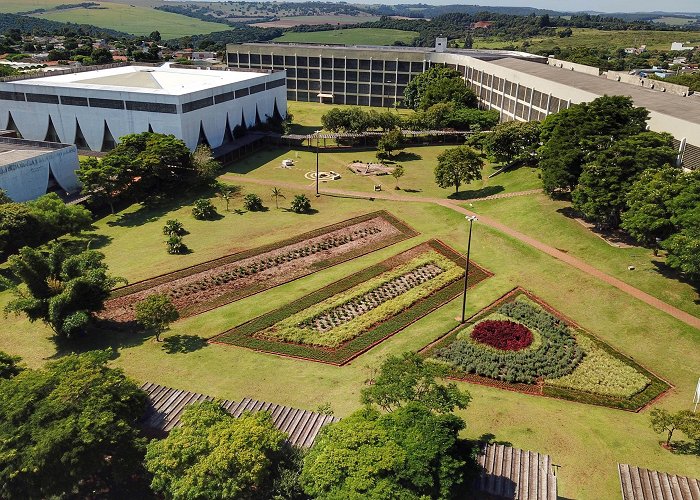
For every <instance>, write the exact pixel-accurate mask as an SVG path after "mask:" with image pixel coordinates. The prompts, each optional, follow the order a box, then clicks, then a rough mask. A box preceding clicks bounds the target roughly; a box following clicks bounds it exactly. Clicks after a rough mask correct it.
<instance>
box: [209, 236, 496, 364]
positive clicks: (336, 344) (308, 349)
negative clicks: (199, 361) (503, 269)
mask: <svg viewBox="0 0 700 500" xmlns="http://www.w3.org/2000/svg"><path fill="white" fill-rule="evenodd" d="M462 260H463V258H462V256H461V255H460V254H459V253H457V252H455V251H454V250H452V249H451V248H449V247H448V246H446V245H445V244H444V243H442V242H440V241H438V240H430V241H428V242H426V243H422V244H420V245H418V246H416V247H413V248H411V249H409V250H407V251H405V252H402V253H400V254H398V255H395V256H393V257H391V258H389V259H387V260H385V261H383V262H380V263H378V264H375V265H373V266H371V267H368V268H366V269H363V270H361V271H359V272H357V273H355V274H353V275H350V276H348V277H346V278H343V279H341V280H339V281H336V282H334V283H331V284H330V285H328V286H326V287H323V288H321V289H319V290H316V291H314V292H312V293H310V294H308V295H306V296H304V297H302V298H300V299H298V300H295V301H294V302H292V303H289V304H287V305H285V306H283V307H281V308H279V309H277V310H275V311H271V312H269V313H267V314H264V315H262V316H259V317H257V318H255V319H253V320H251V321H248V322H246V323H243V324H242V325H239V326H237V327H235V328H232V329H231V330H228V331H226V332H224V333H222V334H220V335H218V336H216V337H214V338H212V339H210V342H213V343H221V344H232V345H236V346H240V347H247V348H249V349H254V350H258V351H263V352H269V353H274V354H280V355H284V356H291V357H296V358H303V359H307V360H312V361H320V362H324V363H329V364H334V365H343V364H346V363H348V362H349V361H350V360H352V359H354V358H355V357H357V356H359V355H360V354H362V353H363V352H365V351H367V350H368V349H370V348H372V347H373V346H375V345H377V344H378V343H380V342H382V341H383V340H385V339H387V338H388V337H390V336H392V335H394V334H395V333H396V332H398V331H400V330H402V329H404V328H406V327H407V326H408V325H410V324H412V323H413V322H415V321H417V320H419V319H420V318H422V317H423V316H425V315H426V314H428V313H430V312H431V311H433V310H435V309H437V308H438V307H440V306H442V305H443V304H445V303H447V302H449V301H451V300H452V299H454V298H455V297H457V296H458V295H459V294H460V292H461V291H462V287H463V285H462V279H463V277H464V263H463V262H462ZM489 276H491V273H489V272H488V271H486V270H485V269H483V268H481V267H479V266H478V265H476V264H474V263H473V262H472V263H471V267H470V272H469V284H470V287H471V286H474V285H476V284H477V283H479V282H481V281H483V280H484V279H486V278H488V277H489Z"/></svg>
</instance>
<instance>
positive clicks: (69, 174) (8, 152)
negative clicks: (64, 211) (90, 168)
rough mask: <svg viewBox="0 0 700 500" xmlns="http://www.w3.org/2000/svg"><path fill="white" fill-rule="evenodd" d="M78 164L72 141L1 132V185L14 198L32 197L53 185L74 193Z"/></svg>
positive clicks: (41, 193) (53, 187) (76, 185)
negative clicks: (41, 140) (25, 136)
mask: <svg viewBox="0 0 700 500" xmlns="http://www.w3.org/2000/svg"><path fill="white" fill-rule="evenodd" d="M77 168H78V152H77V149H76V147H75V146H73V145H70V144H56V143H48V142H37V141H27V140H22V139H15V138H11V137H3V136H0V189H2V190H3V191H5V193H7V195H8V196H9V197H10V199H12V200H13V201H29V200H33V199H35V198H38V197H39V196H41V195H43V194H46V192H47V191H49V190H52V189H57V190H59V191H62V192H63V193H64V194H73V193H76V192H77V191H78V190H79V189H80V185H79V183H78V178H77V176H76V174H75V171H76V170H77Z"/></svg>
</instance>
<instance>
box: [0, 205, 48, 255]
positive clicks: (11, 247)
mask: <svg viewBox="0 0 700 500" xmlns="http://www.w3.org/2000/svg"><path fill="white" fill-rule="evenodd" d="M42 232H43V228H42V223H41V221H40V220H39V218H38V217H37V216H36V214H35V213H34V211H33V210H32V209H31V208H30V207H29V206H28V205H27V204H26V203H3V204H0V255H9V254H12V253H15V252H16V251H17V250H19V249H20V248H22V247H23V246H35V245H38V244H39V243H40V242H41V235H42Z"/></svg>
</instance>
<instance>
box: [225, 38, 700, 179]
mask: <svg viewBox="0 0 700 500" xmlns="http://www.w3.org/2000/svg"><path fill="white" fill-rule="evenodd" d="M226 52H227V63H228V66H229V67H230V68H238V69H268V70H279V69H284V70H286V72H287V99H288V100H291V101H295V100H296V101H319V102H327V103H335V104H350V105H369V106H383V107H393V106H395V105H400V103H401V100H402V99H403V91H404V89H405V87H406V85H407V84H408V82H409V81H410V80H411V78H413V77H414V76H416V75H418V74H420V73H422V72H423V71H425V70H427V69H428V68H430V67H431V66H435V65H446V66H450V67H453V68H455V69H456V70H457V71H459V72H460V74H462V75H463V77H464V79H465V81H466V84H467V85H469V86H470V87H471V88H472V89H473V90H474V91H475V92H476V94H477V96H478V97H479V100H480V103H481V106H482V107H483V108H485V109H493V110H496V111H498V112H499V113H500V115H501V119H502V120H503V121H506V120H521V121H529V120H542V119H544V118H545V117H546V116H547V115H549V114H552V113H556V112H557V111H559V110H560V109H564V108H567V107H569V106H570V105H571V104H577V103H580V102H588V101H591V100H593V99H595V98H597V97H600V96H603V95H628V96H630V97H632V99H633V100H634V102H635V104H636V105H638V106H644V107H645V108H647V109H648V110H649V113H650V120H649V127H650V129H651V130H654V131H658V132H669V133H671V134H672V135H673V136H674V138H675V140H676V146H677V147H678V149H679V158H680V159H681V160H682V161H683V164H684V166H686V167H689V168H699V167H700V147H698V146H700V98H699V97H696V96H683V95H677V94H672V93H670V92H665V90H666V87H667V85H665V84H663V83H659V84H658V86H657V87H656V88H654V89H652V88H649V86H646V87H644V86H640V85H633V84H630V83H623V82H622V81H617V80H618V79H621V78H620V77H619V76H618V77H616V78H613V79H611V76H612V75H606V74H603V75H600V74H599V73H598V72H597V70H596V69H595V68H590V67H584V66H581V65H576V64H566V63H565V64H559V66H564V67H557V66H555V65H554V64H553V63H556V61H551V60H548V59H547V58H545V57H541V56H536V55H533V54H527V53H524V52H515V51H502V50H479V49H476V50H469V49H449V48H447V40H446V39H444V38H438V39H437V41H436V45H435V47H430V48H426V47H381V46H360V45H357V46H344V45H307V44H282V43H246V44H229V45H228V46H227V51H226ZM548 62H549V63H550V64H548ZM657 83H658V82H657ZM669 87H670V86H669Z"/></svg>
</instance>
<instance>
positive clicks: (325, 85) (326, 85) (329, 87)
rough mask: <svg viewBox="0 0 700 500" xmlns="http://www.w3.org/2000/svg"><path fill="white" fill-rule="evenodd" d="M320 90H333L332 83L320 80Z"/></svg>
mask: <svg viewBox="0 0 700 500" xmlns="http://www.w3.org/2000/svg"><path fill="white" fill-rule="evenodd" d="M321 90H323V91H324V92H332V91H333V83H332V82H321Z"/></svg>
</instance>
